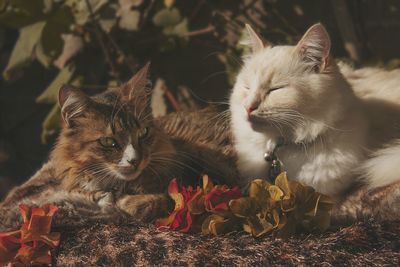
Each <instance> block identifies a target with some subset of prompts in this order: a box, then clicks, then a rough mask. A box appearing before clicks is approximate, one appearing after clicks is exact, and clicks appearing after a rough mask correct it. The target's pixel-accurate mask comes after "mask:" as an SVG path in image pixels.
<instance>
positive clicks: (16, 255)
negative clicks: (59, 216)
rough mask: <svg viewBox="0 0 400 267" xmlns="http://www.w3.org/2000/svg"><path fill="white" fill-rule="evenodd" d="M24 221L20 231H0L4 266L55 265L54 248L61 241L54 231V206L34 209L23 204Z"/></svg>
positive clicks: (0, 252) (0, 259)
mask: <svg viewBox="0 0 400 267" xmlns="http://www.w3.org/2000/svg"><path fill="white" fill-rule="evenodd" d="M20 211H21V214H22V218H23V220H24V223H23V225H22V227H21V229H20V230H18V231H14V232H9V233H0V266H32V265H42V264H45V265H49V264H51V251H50V250H51V249H52V248H55V247H57V246H58V245H59V244H60V233H52V232H51V223H52V219H53V216H54V215H55V213H56V212H57V207H56V206H54V205H45V206H43V207H41V208H32V211H31V213H30V216H28V213H29V207H28V206H25V205H20Z"/></svg>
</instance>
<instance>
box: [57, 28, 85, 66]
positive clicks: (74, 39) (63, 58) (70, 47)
mask: <svg viewBox="0 0 400 267" xmlns="http://www.w3.org/2000/svg"><path fill="white" fill-rule="evenodd" d="M62 39H63V40H64V47H63V51H62V53H61V55H60V56H59V57H58V58H57V59H56V61H54V65H55V66H57V67H58V68H59V69H63V68H64V66H65V65H66V63H68V61H69V60H70V59H71V58H72V57H74V56H75V55H76V54H77V53H78V52H79V51H80V50H81V49H82V48H83V40H82V38H81V37H80V36H76V35H73V34H63V35H62Z"/></svg>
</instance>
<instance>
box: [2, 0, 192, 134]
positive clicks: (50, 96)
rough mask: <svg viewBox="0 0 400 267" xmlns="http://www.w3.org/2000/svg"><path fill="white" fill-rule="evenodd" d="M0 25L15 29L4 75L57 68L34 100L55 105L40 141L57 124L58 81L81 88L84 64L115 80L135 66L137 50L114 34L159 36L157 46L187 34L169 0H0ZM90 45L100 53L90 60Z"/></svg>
mask: <svg viewBox="0 0 400 267" xmlns="http://www.w3.org/2000/svg"><path fill="white" fill-rule="evenodd" d="M0 24H1V25H3V26H6V27H9V28H13V29H17V30H18V31H19V37H18V40H17V42H16V44H15V47H14V49H13V51H12V53H11V56H10V58H9V61H8V64H7V66H6V68H5V70H4V72H3V78H4V79H5V80H8V81H12V80H15V79H18V78H19V77H20V73H21V72H22V71H23V70H24V68H26V67H27V66H29V65H30V64H31V63H32V62H33V61H38V62H40V64H41V65H43V66H44V67H45V68H48V69H50V68H52V69H54V68H57V69H58V70H59V73H58V75H56V77H55V78H54V80H53V81H52V82H51V83H50V84H49V85H48V87H47V88H46V89H44V91H43V92H42V94H41V95H39V96H38V97H37V99H36V101H37V103H45V104H52V105H54V107H53V109H52V110H51V111H50V112H49V114H48V116H47V117H46V119H45V120H44V122H43V134H42V141H43V142H46V140H47V137H48V135H49V134H52V133H54V132H55V131H56V130H57V128H58V127H59V118H60V115H59V108H58V106H57V95H58V89H59V88H60V86H61V85H62V84H64V83H72V84H73V85H75V86H77V87H81V86H83V85H84V83H85V79H86V78H87V76H88V71H87V69H88V68H94V69H96V68H98V69H99V70H98V71H97V74H99V75H100V72H101V71H103V69H104V66H105V68H106V69H107V72H108V76H109V78H108V80H109V81H114V84H116V85H118V84H119V83H120V82H121V77H123V76H126V75H124V73H127V72H128V73H132V72H134V71H135V70H136V69H137V67H138V64H139V61H140V60H139V59H138V57H140V51H135V50H134V49H125V48H122V47H120V46H119V44H118V42H117V41H116V40H115V39H114V37H115V36H118V35H126V36H131V35H135V36H137V37H136V39H142V40H143V36H145V35H147V36H150V37H151V38H158V39H159V40H160V42H159V46H158V49H159V50H160V51H169V50H174V49H176V48H177V46H178V45H184V44H185V42H186V40H187V38H188V37H187V36H185V35H186V34H187V33H188V20H187V18H186V17H185V16H184V15H182V14H181V11H180V10H179V9H178V8H177V7H175V1H174V0H164V1H144V0H118V1H116V0H115V1H113V0H29V1H27V0H0ZM93 50H94V51H97V52H98V51H99V50H100V51H101V53H102V56H101V58H99V56H97V58H96V60H93V61H91V60H90V57H92V58H93ZM92 64H98V66H97V67H92ZM105 88H106V86H105V87H104V88H101V89H105Z"/></svg>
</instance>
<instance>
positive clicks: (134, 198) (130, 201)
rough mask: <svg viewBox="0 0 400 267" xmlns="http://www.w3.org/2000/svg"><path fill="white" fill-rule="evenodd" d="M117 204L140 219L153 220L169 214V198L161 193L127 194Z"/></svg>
mask: <svg viewBox="0 0 400 267" xmlns="http://www.w3.org/2000/svg"><path fill="white" fill-rule="evenodd" d="M117 206H118V208H119V209H121V210H122V211H124V212H126V213H127V214H129V215H130V216H132V217H133V218H135V219H137V220H139V221H146V222H148V221H151V220H153V219H155V218H159V217H162V216H164V215H166V214H167V210H168V198H167V197H166V196H164V195H161V194H144V195H126V196H124V197H122V198H120V199H118V200H117Z"/></svg>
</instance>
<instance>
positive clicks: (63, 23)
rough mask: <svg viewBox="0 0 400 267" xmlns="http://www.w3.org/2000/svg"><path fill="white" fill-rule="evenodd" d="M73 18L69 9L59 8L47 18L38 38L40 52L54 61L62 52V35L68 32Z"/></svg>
mask: <svg viewBox="0 0 400 267" xmlns="http://www.w3.org/2000/svg"><path fill="white" fill-rule="evenodd" d="M73 21H74V19H73V16H72V14H71V10H70V9H69V8H66V7H64V8H60V9H58V10H57V12H55V13H53V14H52V16H51V17H49V18H48V20H47V22H46V25H45V27H44V29H43V32H42V36H41V38H40V41H41V46H42V52H43V54H45V55H46V56H47V57H49V58H51V59H52V60H55V59H56V58H57V57H58V56H59V55H60V54H61V52H62V51H63V48H64V40H63V38H62V34H64V33H66V32H69V30H70V28H71V26H72V24H73Z"/></svg>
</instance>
